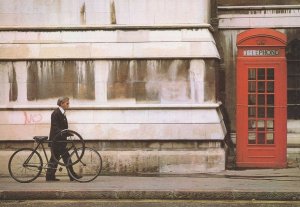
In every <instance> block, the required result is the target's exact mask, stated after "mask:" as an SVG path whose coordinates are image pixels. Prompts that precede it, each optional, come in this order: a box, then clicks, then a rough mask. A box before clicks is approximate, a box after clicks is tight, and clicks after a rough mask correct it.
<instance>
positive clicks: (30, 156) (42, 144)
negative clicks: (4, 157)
mask: <svg viewBox="0 0 300 207" xmlns="http://www.w3.org/2000/svg"><path fill="white" fill-rule="evenodd" d="M36 143H37V146H36V147H35V148H34V149H33V151H32V153H31V154H30V155H29V156H28V158H27V159H26V160H25V162H24V164H23V165H24V166H28V167H36V166H35V165H29V164H28V162H29V161H30V159H31V158H32V156H33V154H34V153H35V152H37V149H38V148H39V146H40V145H41V146H42V149H43V152H44V155H45V157H46V161H47V165H48V163H49V159H48V156H47V153H46V150H45V147H44V143H45V142H36ZM42 168H43V167H42ZM47 168H48V167H46V168H45V169H47Z"/></svg>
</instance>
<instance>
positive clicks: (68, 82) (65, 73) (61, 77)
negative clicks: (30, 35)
mask: <svg viewBox="0 0 300 207" xmlns="http://www.w3.org/2000/svg"><path fill="white" fill-rule="evenodd" d="M27 77H28V80H27V99H28V100H30V101H32V100H39V99H47V98H55V97H59V96H70V97H73V98H76V99H86V100H93V99H95V80H94V79H95V76H94V63H93V62H92V61H28V62H27Z"/></svg>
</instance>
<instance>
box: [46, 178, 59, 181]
mask: <svg viewBox="0 0 300 207" xmlns="http://www.w3.org/2000/svg"><path fill="white" fill-rule="evenodd" d="M46 181H60V179H57V178H46Z"/></svg>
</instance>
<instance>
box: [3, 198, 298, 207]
mask: <svg viewBox="0 0 300 207" xmlns="http://www.w3.org/2000/svg"><path fill="white" fill-rule="evenodd" d="M0 206H1V207H13V206H18V207H25V206H26V207H53V206H55V207H96V206H97V207H137V206H138V207H158V206H159V207H169V206H172V207H250V206H251V207H299V206H300V201H255V200H253V201H222V200H221V201H211V200H209V201H203V200H25V201H0Z"/></svg>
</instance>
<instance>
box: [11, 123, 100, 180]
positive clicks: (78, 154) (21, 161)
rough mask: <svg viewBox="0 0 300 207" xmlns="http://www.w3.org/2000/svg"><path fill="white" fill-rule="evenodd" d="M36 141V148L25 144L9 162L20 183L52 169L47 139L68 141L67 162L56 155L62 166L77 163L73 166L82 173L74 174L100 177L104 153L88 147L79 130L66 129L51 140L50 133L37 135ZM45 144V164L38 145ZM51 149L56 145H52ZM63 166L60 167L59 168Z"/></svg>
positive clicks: (54, 141)
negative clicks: (61, 138)
mask: <svg viewBox="0 0 300 207" xmlns="http://www.w3.org/2000/svg"><path fill="white" fill-rule="evenodd" d="M59 137H66V139H64V140H60V139H59ZM33 140H34V142H35V143H36V144H37V145H36V146H35V147H34V148H21V149H18V150H16V151H15V152H14V153H13V154H12V155H11V157H10V158H9V162H8V171H9V174H10V176H11V177H12V178H13V179H14V180H16V181H17V182H20V183H29V182H32V181H34V180H35V179H37V178H38V177H39V176H40V174H41V172H42V170H43V169H44V170H47V169H49V168H50V169H51V167H49V165H48V164H49V159H48V156H47V153H46V150H45V147H44V143H52V144H57V143H61V144H65V145H66V149H67V152H69V154H70V157H69V159H68V162H67V163H66V164H65V163H63V162H61V161H60V159H61V157H57V158H56V157H54V160H55V161H56V162H57V163H58V164H59V165H61V166H65V167H66V169H67V170H68V171H69V169H68V167H69V166H71V165H72V166H73V170H74V172H75V173H76V174H77V175H80V176H78V177H80V178H78V177H75V176H74V175H73V174H72V173H69V174H70V176H71V177H72V178H73V179H74V180H76V181H78V182H90V181H92V180H94V179H96V178H97V176H98V175H99V174H100V172H101V170H102V158H101V156H100V154H99V153H98V152H97V151H96V150H94V149H93V148H90V147H85V142H84V140H83V139H82V137H81V136H80V134H78V133H77V132H75V131H73V130H69V129H65V130H62V131H61V132H60V133H58V134H57V135H56V136H55V137H54V139H53V140H52V141H48V137H47V136H35V137H33ZM40 146H41V148H42V150H43V152H44V155H45V158H46V163H45V164H43V159H42V156H41V155H40V153H39V152H38V149H39V148H40ZM51 153H53V148H52V147H51ZM61 170H62V167H59V171H61Z"/></svg>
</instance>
